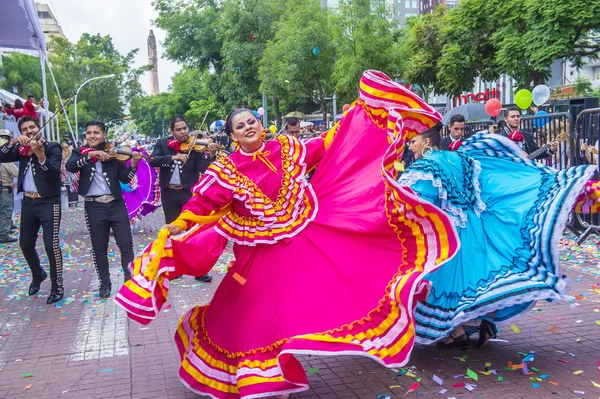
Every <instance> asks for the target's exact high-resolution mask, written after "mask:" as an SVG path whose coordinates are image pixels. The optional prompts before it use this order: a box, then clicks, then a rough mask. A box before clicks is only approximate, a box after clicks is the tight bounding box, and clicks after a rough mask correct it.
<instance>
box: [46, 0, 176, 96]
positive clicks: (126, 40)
mask: <svg viewBox="0 0 600 399" xmlns="http://www.w3.org/2000/svg"><path fill="white" fill-rule="evenodd" d="M39 2H40V3H46V4H49V5H50V7H51V8H52V9H53V10H54V13H55V14H56V18H57V19H58V22H59V23H60V25H61V26H62V28H63V32H64V34H65V36H66V37H67V39H69V41H71V42H76V41H77V40H79V38H80V37H81V34H82V33H86V32H87V33H90V34H97V33H100V34H101V35H110V36H111V37H112V40H113V44H114V46H115V48H116V49H117V50H118V51H119V52H120V53H121V54H123V55H125V54H127V52H129V51H130V50H132V49H134V48H139V51H138V54H137V56H136V58H135V62H134V64H133V66H134V67H140V66H143V65H147V64H148V50H147V40H148V33H149V31H150V29H152V30H154V36H156V41H157V48H158V80H159V88H160V91H161V92H164V91H167V90H168V87H169V85H170V84H171V78H172V77H173V75H174V74H175V73H176V72H177V71H178V70H179V69H180V67H179V66H178V65H177V64H175V63H173V62H170V61H168V60H166V59H165V58H163V54H164V50H163V47H162V42H163V40H164V39H165V31H163V30H161V29H158V28H156V27H155V26H153V24H152V20H153V19H154V18H156V17H157V13H156V12H155V11H154V9H153V8H152V4H151V3H152V1H151V0H40V1H39ZM149 80H150V78H149V76H148V73H146V74H144V75H143V76H142V77H141V78H140V82H141V84H142V87H143V88H144V90H145V91H146V92H148V87H149Z"/></svg>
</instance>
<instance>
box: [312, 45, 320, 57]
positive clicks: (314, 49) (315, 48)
mask: <svg viewBox="0 0 600 399" xmlns="http://www.w3.org/2000/svg"><path fill="white" fill-rule="evenodd" d="M320 52H321V49H320V48H319V46H315V47H313V49H312V53H313V54H314V55H318V54H319V53H320Z"/></svg>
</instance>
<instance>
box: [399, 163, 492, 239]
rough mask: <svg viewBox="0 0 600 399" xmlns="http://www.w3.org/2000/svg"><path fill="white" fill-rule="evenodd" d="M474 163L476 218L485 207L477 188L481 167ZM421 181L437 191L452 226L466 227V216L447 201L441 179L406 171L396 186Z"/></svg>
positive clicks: (410, 184)
mask: <svg viewBox="0 0 600 399" xmlns="http://www.w3.org/2000/svg"><path fill="white" fill-rule="evenodd" d="M473 161H474V167H473V182H472V183H473V188H474V190H475V198H476V200H477V203H476V204H475V207H474V209H473V211H474V212H475V214H476V215H477V217H479V216H481V213H482V212H483V211H485V209H486V205H485V203H484V202H483V201H482V199H481V188H480V187H479V173H480V172H481V165H480V164H479V162H478V161H475V160H473ZM421 180H429V181H431V184H432V185H433V187H436V188H437V189H438V198H439V199H441V200H442V206H441V208H442V210H443V211H444V212H446V213H447V214H448V216H449V217H450V219H451V220H452V224H454V226H456V227H461V228H465V227H467V215H466V214H465V213H464V212H463V210H462V209H461V208H460V207H458V206H455V205H453V204H452V202H450V201H448V191H447V190H446V189H445V188H444V187H443V185H442V179H440V178H439V177H436V176H434V175H433V174H432V173H424V172H418V171H411V170H408V171H407V172H405V173H403V174H402V176H400V178H399V179H398V184H400V185H402V186H408V187H410V186H412V185H414V184H415V183H417V182H418V181H421Z"/></svg>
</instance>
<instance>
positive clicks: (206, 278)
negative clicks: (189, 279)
mask: <svg viewBox="0 0 600 399" xmlns="http://www.w3.org/2000/svg"><path fill="white" fill-rule="evenodd" d="M194 278H195V279H196V281H201V282H203V283H210V282H211V281H212V276H211V275H210V274H205V275H204V276H198V277H194Z"/></svg>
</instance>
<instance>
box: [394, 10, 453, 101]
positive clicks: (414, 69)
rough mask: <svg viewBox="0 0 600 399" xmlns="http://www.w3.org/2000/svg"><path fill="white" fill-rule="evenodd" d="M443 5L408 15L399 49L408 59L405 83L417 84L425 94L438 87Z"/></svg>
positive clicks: (443, 17)
mask: <svg viewBox="0 0 600 399" xmlns="http://www.w3.org/2000/svg"><path fill="white" fill-rule="evenodd" d="M445 21H446V8H445V7H437V8H436V9H435V11H434V12H433V13H432V14H425V15H423V16H421V17H420V18H413V19H410V20H409V21H408V22H407V24H406V27H405V28H404V37H403V41H402V53H403V54H405V58H406V59H407V65H406V70H405V73H404V78H405V80H406V83H409V84H417V85H418V86H419V88H420V91H421V95H422V96H423V97H424V98H427V97H428V96H429V93H430V92H431V90H432V89H439V85H438V84H439V81H438V78H437V74H438V70H439V68H438V65H437V63H438V60H439V59H440V58H441V56H442V48H443V44H444V39H443V30H444V24H445Z"/></svg>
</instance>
